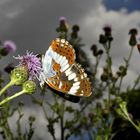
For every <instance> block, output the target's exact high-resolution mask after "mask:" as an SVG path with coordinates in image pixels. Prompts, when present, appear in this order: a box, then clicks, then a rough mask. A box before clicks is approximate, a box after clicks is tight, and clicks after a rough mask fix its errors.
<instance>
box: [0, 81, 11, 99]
mask: <svg viewBox="0 0 140 140" xmlns="http://www.w3.org/2000/svg"><path fill="white" fill-rule="evenodd" d="M13 84H14V82H13V81H10V82H9V83H8V84H7V85H6V86H4V87H3V88H2V89H1V90H0V96H1V95H2V94H3V93H4V92H5V91H6V90H7V89H8V88H9V87H11V86H12V85H13Z"/></svg>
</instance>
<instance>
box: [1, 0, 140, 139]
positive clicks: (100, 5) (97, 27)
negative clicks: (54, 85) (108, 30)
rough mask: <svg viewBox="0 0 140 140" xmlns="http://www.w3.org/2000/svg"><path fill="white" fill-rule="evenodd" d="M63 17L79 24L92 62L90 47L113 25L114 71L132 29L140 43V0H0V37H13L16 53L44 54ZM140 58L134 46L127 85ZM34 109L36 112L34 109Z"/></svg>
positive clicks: (8, 59) (138, 69)
mask: <svg viewBox="0 0 140 140" xmlns="http://www.w3.org/2000/svg"><path fill="white" fill-rule="evenodd" d="M61 16H65V17H66V18H67V22H68V24H69V27H71V26H72V25H73V24H79V25H80V27H81V31H80V32H79V34H80V36H81V37H82V38H83V42H84V43H85V44H86V46H85V48H86V51H87V53H88V54H89V58H90V60H91V61H93V63H94V58H93V57H92V54H91V52H90V46H91V45H92V44H93V43H94V44H97V45H98V36H99V34H100V33H102V27H103V26H104V25H106V24H109V25H111V26H112V30H113V31H112V34H113V36H114V38H115V39H114V42H113V44H112V51H111V54H112V57H113V63H114V65H113V69H114V71H115V70H116V69H117V67H118V66H119V65H120V64H122V63H123V57H124V56H125V57H127V56H128V53H129V50H130V47H129V46H128V40H129V36H128V32H129V29H131V28H134V27H135V28H137V29H138V31H139V35H138V39H139V42H140V1H139V0H76V1H75V0H68V1H66V0H59V1H57V0H0V39H1V40H2V41H4V40H13V41H14V42H15V43H16V44H17V52H16V53H15V54H14V55H15V56H16V55H17V54H21V55H22V54H25V52H26V50H29V51H33V52H34V53H44V52H45V51H46V49H47V48H48V46H49V44H50V42H51V40H52V39H54V38H55V37H56V32H55V29H56V27H57V26H58V24H59V20H58V19H59V17H61ZM99 47H101V46H100V45H99ZM12 55H13V54H12ZM12 55H10V56H9V57H5V58H3V59H2V60H1V62H0V66H3V65H6V64H7V63H10V62H13V61H14V60H13V58H12V59H11V57H12ZM139 59H140V54H139V53H138V51H137V48H135V50H134V54H133V57H132V60H131V66H130V70H129V73H128V74H129V75H128V78H126V79H125V83H124V85H127V84H129V85H131V81H132V82H133V80H134V79H136V77H137V75H138V74H139V73H140V67H139V66H140V61H139ZM103 65H104V62H101V67H102V66H103ZM27 110H29V109H27ZM27 112H28V111H27ZM32 112H33V114H34V113H35V111H34V110H33V109H32ZM43 123H44V122H43V121H42V122H41V124H42V125H43ZM58 135H59V134H58ZM38 136H39V137H40V138H43V137H45V134H42V133H39V134H38Z"/></svg>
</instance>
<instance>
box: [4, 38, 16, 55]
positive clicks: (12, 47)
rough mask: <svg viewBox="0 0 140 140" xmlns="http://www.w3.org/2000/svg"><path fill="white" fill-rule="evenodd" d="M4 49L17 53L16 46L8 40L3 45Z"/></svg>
mask: <svg viewBox="0 0 140 140" xmlns="http://www.w3.org/2000/svg"><path fill="white" fill-rule="evenodd" d="M3 48H5V49H6V50H7V52H8V53H9V52H13V53H14V52H15V51H16V44H15V43H14V42H13V41H11V40H6V41H4V43H3Z"/></svg>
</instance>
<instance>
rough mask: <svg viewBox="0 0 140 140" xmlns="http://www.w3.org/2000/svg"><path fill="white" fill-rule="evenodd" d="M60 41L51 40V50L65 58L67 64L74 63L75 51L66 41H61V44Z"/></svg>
mask: <svg viewBox="0 0 140 140" xmlns="http://www.w3.org/2000/svg"><path fill="white" fill-rule="evenodd" d="M61 40H62V39H56V40H53V41H52V43H51V48H52V50H53V51H54V52H56V53H58V54H60V55H62V56H65V57H66V58H67V60H68V62H69V64H73V63H74V62H75V51H74V49H73V47H72V45H70V44H69V43H68V41H66V40H64V39H63V42H61Z"/></svg>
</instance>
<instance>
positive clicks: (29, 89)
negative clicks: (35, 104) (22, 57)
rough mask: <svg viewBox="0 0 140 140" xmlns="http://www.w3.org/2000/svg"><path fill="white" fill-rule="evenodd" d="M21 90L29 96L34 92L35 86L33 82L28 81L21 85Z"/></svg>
mask: <svg viewBox="0 0 140 140" xmlns="http://www.w3.org/2000/svg"><path fill="white" fill-rule="evenodd" d="M22 88H23V90H24V91H25V93H27V94H31V93H33V92H35V90H36V84H35V82H33V81H31V80H28V81H26V82H25V83H23V86H22Z"/></svg>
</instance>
